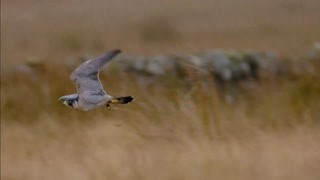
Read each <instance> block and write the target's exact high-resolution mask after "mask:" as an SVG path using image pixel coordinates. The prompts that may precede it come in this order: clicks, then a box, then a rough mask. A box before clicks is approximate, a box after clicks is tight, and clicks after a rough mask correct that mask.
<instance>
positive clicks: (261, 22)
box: [1, 0, 320, 180]
mask: <svg viewBox="0 0 320 180" xmlns="http://www.w3.org/2000/svg"><path fill="white" fill-rule="evenodd" d="M319 2H320V1H318V0H308V2H302V1H300V0H290V1H289V0H284V1H276V0H265V1H255V0H244V1H221V2H218V1H209V0H203V1H191V0H184V1H183V2H182V1H181V0H173V1H170V3H168V2H167V1H157V2H156V1H146V0H135V1H126V2H123V1H115V0H114V1H113V0H108V1H105V0H96V1H94V2H92V1H72V0H66V1H58V0H53V1H35V0H29V1H28V2H20V1H16V0H3V1H1V35H2V36H1V70H2V73H1V179H3V180H12V179H32V180H35V179H68V180H70V179H79V180H81V179H281V180H282V179H290V180H291V179H318V177H320V171H319V170H318V169H319V166H320V151H319V149H320V135H319V128H320V125H319V121H320V111H319V109H320V93H319V92H320V87H319V83H318V82H319V81H320V75H319V74H318V75H305V76H302V77H291V78H289V79H271V80H269V81H263V80H262V81H261V82H260V84H259V86H258V85H257V86H256V87H255V88H254V89H251V90H250V91H247V92H246V91H244V90H241V89H240V90H239V91H240V92H241V93H240V94H241V95H239V97H237V102H236V103H234V104H226V103H224V102H223V101H221V100H220V98H219V97H218V94H217V92H216V91H215V84H214V83H208V84H209V85H208V84H206V85H203V83H202V82H201V81H200V80H199V79H200V78H199V76H198V74H197V73H196V72H190V73H189V74H188V79H189V80H190V81H191V82H192V84H193V86H192V88H191V89H187V88H186V87H185V86H183V83H182V82H180V81H179V80H177V79H174V78H167V79H165V80H163V79H162V80H160V81H159V82H161V83H158V84H157V85H150V86H142V85H141V84H139V83H138V81H137V80H136V79H135V78H134V77H132V76H130V75H128V74H122V73H116V74H115V75H114V74H112V79H111V78H108V75H110V74H104V73H103V74H102V76H103V77H102V82H103V84H105V87H106V89H107V90H108V92H110V93H111V94H112V95H115V96H116V95H132V96H134V97H135V98H136V101H135V102H133V103H132V104H129V105H127V106H117V107H116V108H114V109H113V110H112V111H108V110H107V109H98V110H95V111H92V112H79V111H74V110H71V109H68V108H66V107H63V106H62V105H61V104H60V103H59V102H58V100H57V98H58V97H60V96H61V95H64V94H66V93H72V92H74V86H73V85H72V83H71V82H70V81H69V79H68V77H69V75H70V72H71V71H72V69H70V68H68V67H65V66H64V65H62V64H64V61H66V60H67V59H69V58H70V57H72V58H73V59H76V58H78V57H79V56H81V55H87V54H91V55H96V54H99V53H101V52H104V51H106V50H110V49H113V48H121V49H123V50H124V51H125V52H126V53H128V54H143V55H148V54H159V53H161V54H167V53H176V52H187V53H188V54H189V53H193V52H198V51H203V50H204V49H208V48H236V49H254V50H276V51H278V52H280V53H281V54H285V55H289V56H296V55H298V54H299V53H301V52H305V48H307V47H309V46H310V45H311V44H312V43H313V42H314V41H319V37H320V34H319V32H320V23H319V12H320V11H319V9H320V3H319ZM123 3H125V6H124V4H123ZM154 22H156V23H154ZM159 29H161V31H158V30H159ZM161 32H163V33H161ZM293 52H294V53H293ZM29 60H39V61H43V62H44V64H43V66H42V65H40V66H38V67H36V68H37V69H38V70H37V71H36V74H35V75H32V74H28V73H27V74H23V75H22V74H17V73H14V72H13V71H12V70H11V69H10V67H12V65H16V64H17V63H21V62H26V61H29ZM317 68H318V67H317ZM318 70H319V68H318ZM318 72H320V71H318ZM207 82H210V81H207ZM207 87H209V88H207Z"/></svg>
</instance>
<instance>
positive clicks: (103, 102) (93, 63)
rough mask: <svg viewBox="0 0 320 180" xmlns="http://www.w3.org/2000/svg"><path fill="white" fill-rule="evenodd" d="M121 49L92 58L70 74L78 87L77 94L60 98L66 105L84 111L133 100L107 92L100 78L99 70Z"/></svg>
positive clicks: (129, 97) (109, 106)
mask: <svg viewBox="0 0 320 180" xmlns="http://www.w3.org/2000/svg"><path fill="white" fill-rule="evenodd" d="M120 52H121V50H113V51H110V52H107V53H106V54H104V55H102V56H99V57H96V58H94V59H90V60H88V61H86V62H84V63H83V64H81V65H80V66H79V67H78V68H77V69H76V70H74V71H73V73H72V74H71V76H70V79H71V80H72V81H73V83H74V84H75V85H76V87H77V94H70V95H65V96H62V97H60V98H59V100H60V101H61V102H63V104H64V105H66V106H68V107H71V108H74V109H78V110H83V111H89V110H92V109H96V108H99V107H102V106H106V107H107V108H108V109H110V108H111V104H127V103H129V102H131V101H133V99H134V98H133V97H132V96H122V97H113V96H111V95H109V94H107V93H106V92H105V91H104V89H103V87H102V84H101V82H100V80H99V70H100V68H101V67H102V66H103V65H104V64H105V63H107V62H109V61H110V60H111V59H112V58H113V57H114V56H116V55H117V54H119V53H120Z"/></svg>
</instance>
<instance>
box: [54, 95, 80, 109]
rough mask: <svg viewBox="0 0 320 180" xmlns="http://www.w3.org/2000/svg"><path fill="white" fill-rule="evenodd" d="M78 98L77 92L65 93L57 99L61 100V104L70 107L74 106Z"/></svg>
mask: <svg viewBox="0 0 320 180" xmlns="http://www.w3.org/2000/svg"><path fill="white" fill-rule="evenodd" d="M78 100H79V96H78V94H71V95H66V96H62V97H60V98H59V101H61V102H62V104H63V105H65V106H67V107H70V108H75V107H76V106H77V104H78Z"/></svg>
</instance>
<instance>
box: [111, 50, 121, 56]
mask: <svg viewBox="0 0 320 180" xmlns="http://www.w3.org/2000/svg"><path fill="white" fill-rule="evenodd" d="M121 52H122V51H121V49H114V50H112V51H110V52H108V53H111V54H113V55H117V54H119V53H121Z"/></svg>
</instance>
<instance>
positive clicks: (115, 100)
mask: <svg viewBox="0 0 320 180" xmlns="http://www.w3.org/2000/svg"><path fill="white" fill-rule="evenodd" d="M133 100H134V98H133V97H132V96H122V97H115V98H112V99H111V104H127V103H129V102H131V101H133Z"/></svg>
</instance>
